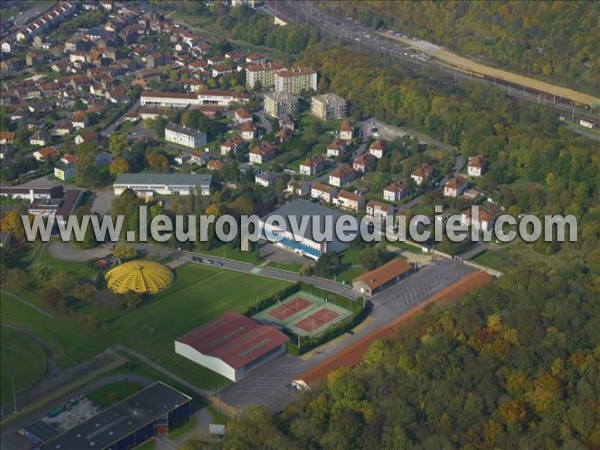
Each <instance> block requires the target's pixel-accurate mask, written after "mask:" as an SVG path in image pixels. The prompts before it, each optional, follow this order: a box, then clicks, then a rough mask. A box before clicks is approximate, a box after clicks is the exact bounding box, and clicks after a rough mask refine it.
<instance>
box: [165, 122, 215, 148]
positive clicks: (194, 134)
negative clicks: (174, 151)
mask: <svg viewBox="0 0 600 450" xmlns="http://www.w3.org/2000/svg"><path fill="white" fill-rule="evenodd" d="M165 140H166V141H167V142H173V143H175V144H179V145H183V146H184V147H188V148H199V147H200V146H202V145H205V144H206V133H205V132H203V131H200V130H195V129H193V128H188V127H184V126H183V125H177V124H176V123H171V124H169V125H167V126H166V127H165Z"/></svg>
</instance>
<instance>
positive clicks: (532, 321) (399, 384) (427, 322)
mask: <svg viewBox="0 0 600 450" xmlns="http://www.w3.org/2000/svg"><path fill="white" fill-rule="evenodd" d="M587 270H588V268H584V267H581V266H580V265H579V264H577V263H574V264H571V265H569V267H568V268H567V270H564V271H562V272H558V271H557V273H552V274H544V273H541V272H539V271H538V270H537V269H534V268H520V269H518V270H514V271H511V272H510V273H508V274H507V275H506V276H505V277H504V278H502V279H500V280H499V281H496V282H494V283H493V284H491V285H488V286H486V287H485V288H483V289H481V290H479V291H477V292H474V293H472V294H471V295H470V296H469V297H468V298H467V299H466V300H464V301H462V302H461V303H458V304H455V305H452V306H446V307H438V308H436V309H434V310H430V311H428V312H426V314H425V315H424V317H422V318H420V319H418V320H417V321H416V322H415V323H413V324H412V325H411V326H410V327H408V328H407V329H405V330H403V331H402V333H401V335H399V336H397V337H396V338H394V339H390V340H385V341H376V342H375V343H374V344H373V345H372V346H371V348H370V350H369V352H368V353H367V356H366V358H365V361H364V362H363V363H361V364H360V365H359V366H357V367H356V368H354V369H351V370H342V371H338V372H334V373H332V374H330V376H329V379H328V381H327V382H326V383H324V384H322V385H321V386H320V387H317V388H316V389H313V390H312V391H310V392H307V393H305V394H303V395H302V396H301V397H300V398H299V399H297V400H296V401H294V402H293V403H292V404H290V405H288V406H287V407H286V408H285V409H284V411H283V412H282V413H281V414H280V415H278V416H275V417H273V416H271V415H270V414H268V413H267V412H266V411H265V410H257V409H252V410H251V411H249V412H247V413H244V414H242V415H241V416H240V417H238V418H236V419H234V420H233V422H232V423H230V426H229V428H228V435H227V439H228V440H229V442H230V443H231V444H232V447H235V445H233V444H236V443H239V442H244V443H245V444H246V445H244V446H243V447H244V448H257V449H258V448H265V447H264V442H263V439H264V437H265V436H273V439H275V440H276V441H277V448H280V449H285V448H293V449H301V448H314V449H350V448H357V449H394V450H396V449H404V448H406V449H408V448H416V449H429V448H436V449H441V448H463V449H473V448H547V449H552V448H596V447H598V446H599V445H600V415H599V414H600V412H599V410H598V408H597V407H596V406H595V405H597V404H598V401H599V400H600V399H599V392H600V353H599V349H600V347H599V345H600V303H598V302H597V301H595V300H594V299H597V298H598V294H599V292H600V291H599V290H598V286H596V285H594V283H593V281H592V278H591V277H589V274H587V273H586V272H587ZM250 429H252V430H253V432H252V433H251V435H252V438H250V437H249V435H248V431H249V430H250ZM246 438H248V440H245V439H246ZM226 447H227V445H226Z"/></svg>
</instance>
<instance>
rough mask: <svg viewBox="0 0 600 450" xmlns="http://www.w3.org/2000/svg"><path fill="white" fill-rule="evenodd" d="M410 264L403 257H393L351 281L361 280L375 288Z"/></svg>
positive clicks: (372, 288) (391, 278)
mask: <svg viewBox="0 0 600 450" xmlns="http://www.w3.org/2000/svg"><path fill="white" fill-rule="evenodd" d="M410 269H412V266H411V265H410V264H409V263H407V262H406V261H404V260H403V259H399V258H398V259H394V260H392V261H390V262H388V263H385V264H384V265H383V266H381V267H378V268H377V269H373V270H371V271H369V272H366V273H363V274H362V275H359V276H358V277H356V278H354V279H353V280H352V283H357V282H361V283H364V284H366V285H367V286H368V287H369V288H370V289H371V290H374V289H377V288H378V287H380V286H383V285H384V284H386V283H389V282H390V281H392V280H393V279H394V278H396V277H398V276H400V275H402V274H403V273H406V272H408V271H409V270H410Z"/></svg>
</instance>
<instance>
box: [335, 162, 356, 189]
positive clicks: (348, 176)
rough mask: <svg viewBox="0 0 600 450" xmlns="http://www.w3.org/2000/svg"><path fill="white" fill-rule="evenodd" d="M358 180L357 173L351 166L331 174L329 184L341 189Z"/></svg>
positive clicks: (343, 167)
mask: <svg viewBox="0 0 600 450" xmlns="http://www.w3.org/2000/svg"><path fill="white" fill-rule="evenodd" d="M355 178H356V172H355V171H354V169H353V168H352V167H350V166H346V165H344V166H341V167H338V168H337V169H335V170H334V171H333V172H331V173H330V174H329V184H331V185H332V186H336V187H340V186H343V185H345V184H348V183H352V182H353V181H354V179H355Z"/></svg>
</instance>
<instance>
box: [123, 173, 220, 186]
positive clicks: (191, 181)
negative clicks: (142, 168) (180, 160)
mask: <svg viewBox="0 0 600 450" xmlns="http://www.w3.org/2000/svg"><path fill="white" fill-rule="evenodd" d="M211 179H212V175H204V174H200V175H191V174H182V173H120V174H119V175H117V178H116V179H115V182H114V183H113V184H117V185H119V184H126V185H127V184H129V185H134V184H151V185H166V186H210V182H211Z"/></svg>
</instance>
